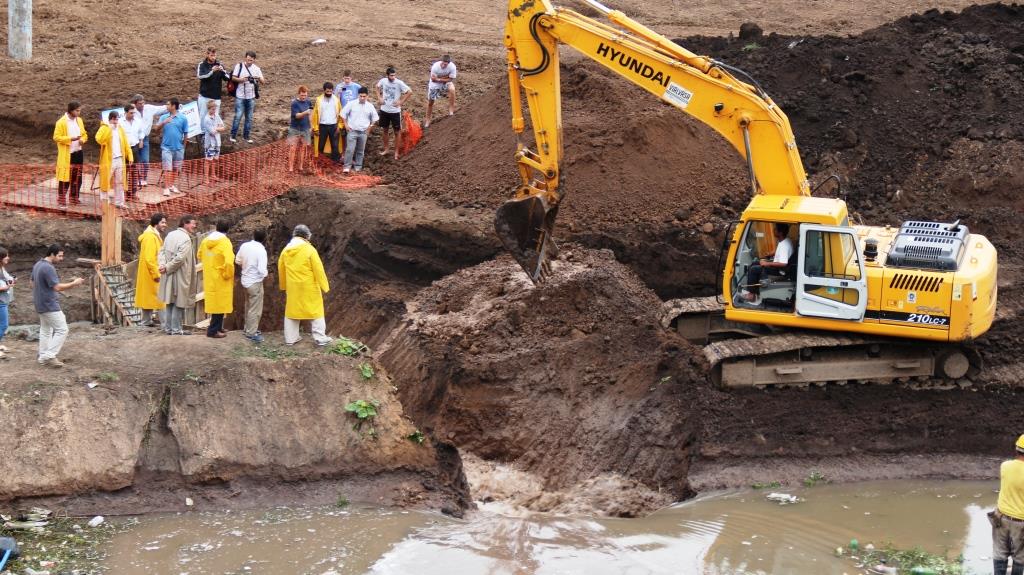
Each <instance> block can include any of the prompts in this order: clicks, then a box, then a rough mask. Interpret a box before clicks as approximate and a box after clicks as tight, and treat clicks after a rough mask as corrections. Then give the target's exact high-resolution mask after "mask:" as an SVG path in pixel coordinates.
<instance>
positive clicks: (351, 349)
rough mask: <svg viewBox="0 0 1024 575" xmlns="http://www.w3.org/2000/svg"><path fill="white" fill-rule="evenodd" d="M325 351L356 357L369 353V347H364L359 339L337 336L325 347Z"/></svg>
mask: <svg viewBox="0 0 1024 575" xmlns="http://www.w3.org/2000/svg"><path fill="white" fill-rule="evenodd" d="M327 351H328V352H329V353H336V354H338V355H344V356H348V357H357V356H360V355H363V354H368V353H370V348H368V347H366V345H364V344H363V342H361V341H356V340H354V339H349V338H347V337H345V336H339V337H338V339H336V340H334V343H332V344H331V345H330V346H328V347H327Z"/></svg>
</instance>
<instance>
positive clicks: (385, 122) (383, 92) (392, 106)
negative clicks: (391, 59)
mask: <svg viewBox="0 0 1024 575" xmlns="http://www.w3.org/2000/svg"><path fill="white" fill-rule="evenodd" d="M385 73H386V74H387V75H386V76H385V77H383V78H381V79H380V81H379V82H377V102H379V103H380V127H381V130H383V131H384V142H383V146H382V148H381V152H380V155H382V156H386V155H387V154H388V136H389V134H388V129H389V128H390V129H392V130H394V132H395V159H396V160H397V159H398V150H399V149H401V143H402V104H405V101H406V100H408V99H409V97H410V96H411V95H412V90H411V89H410V88H409V86H407V85H406V83H405V82H403V81H401V80H399V79H398V78H397V77H396V76H395V68H394V67H393V66H388V69H387V71H386V72H385Z"/></svg>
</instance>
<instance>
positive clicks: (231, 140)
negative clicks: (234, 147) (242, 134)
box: [228, 136, 238, 144]
mask: <svg viewBox="0 0 1024 575" xmlns="http://www.w3.org/2000/svg"><path fill="white" fill-rule="evenodd" d="M228 141H229V142H231V143H232V144H235V143H237V142H238V140H236V139H235V137H234V136H231V137H230V138H228Z"/></svg>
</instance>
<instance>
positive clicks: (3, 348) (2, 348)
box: [0, 332, 259, 352]
mask: <svg viewBox="0 0 1024 575" xmlns="http://www.w3.org/2000/svg"><path fill="white" fill-rule="evenodd" d="M257 333H259V332H257ZM0 351H2V352H8V351H11V350H9V349H7V346H6V345H0Z"/></svg>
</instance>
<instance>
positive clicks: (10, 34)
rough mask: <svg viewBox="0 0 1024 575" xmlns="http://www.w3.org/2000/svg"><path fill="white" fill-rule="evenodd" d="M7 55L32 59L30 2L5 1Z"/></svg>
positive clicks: (21, 58) (28, 0)
mask: <svg viewBox="0 0 1024 575" xmlns="http://www.w3.org/2000/svg"><path fill="white" fill-rule="evenodd" d="M7 53H8V55H10V57H11V58H14V59H15V60H31V59H32V0H7Z"/></svg>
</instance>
